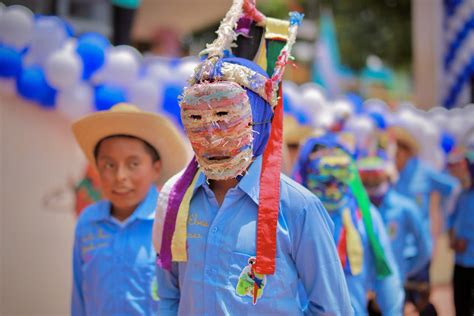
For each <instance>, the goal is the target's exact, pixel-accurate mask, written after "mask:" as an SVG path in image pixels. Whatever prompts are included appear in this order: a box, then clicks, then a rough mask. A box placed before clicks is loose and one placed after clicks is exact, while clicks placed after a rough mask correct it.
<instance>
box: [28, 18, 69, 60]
mask: <svg viewBox="0 0 474 316" xmlns="http://www.w3.org/2000/svg"><path fill="white" fill-rule="evenodd" d="M67 37H68V35H67V33H66V28H65V26H64V23H62V21H61V19H59V18H58V17H55V16H45V17H40V18H38V19H37V20H36V23H35V29H34V31H33V38H32V40H31V46H30V49H29V53H30V54H31V56H32V58H33V60H34V62H35V63H37V64H39V65H44V64H45V63H46V60H47V59H48V57H49V56H50V55H51V54H52V53H54V52H56V51H58V50H59V49H61V48H62V46H63V45H64V44H65V43H66V40H67Z"/></svg>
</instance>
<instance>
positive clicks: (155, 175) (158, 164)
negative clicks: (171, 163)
mask: <svg viewBox="0 0 474 316" xmlns="http://www.w3.org/2000/svg"><path fill="white" fill-rule="evenodd" d="M152 168H153V181H155V182H156V181H158V178H159V177H160V173H161V160H157V161H155V162H153V166H152Z"/></svg>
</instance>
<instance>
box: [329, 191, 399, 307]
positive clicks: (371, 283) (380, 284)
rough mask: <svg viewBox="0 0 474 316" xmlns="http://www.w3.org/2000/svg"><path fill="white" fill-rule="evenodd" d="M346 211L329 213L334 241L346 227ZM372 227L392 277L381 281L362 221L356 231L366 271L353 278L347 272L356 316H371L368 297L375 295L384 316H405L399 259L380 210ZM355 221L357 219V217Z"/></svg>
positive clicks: (363, 266) (373, 215) (357, 224)
mask: <svg viewBox="0 0 474 316" xmlns="http://www.w3.org/2000/svg"><path fill="white" fill-rule="evenodd" d="M354 205H355V204H354V201H353V200H352V201H351V202H350V206H349V207H350V208H351V209H352V211H354ZM342 212H343V208H341V209H339V210H336V211H331V212H329V215H330V216H331V219H332V220H333V222H334V225H335V227H334V239H335V240H338V238H339V235H340V232H341V229H342V227H343V223H342ZM370 212H371V216H372V223H373V227H374V232H375V234H376V236H377V238H378V239H379V241H380V244H381V246H382V248H383V251H384V253H385V256H386V258H387V261H388V264H389V266H390V269H391V271H392V274H391V275H389V276H386V277H384V278H378V277H377V273H376V270H375V258H374V255H373V252H372V248H371V246H370V244H369V238H368V236H367V233H366V230H365V226H364V223H363V221H362V219H360V220H358V221H357V222H356V223H355V227H356V229H357V231H358V232H359V235H360V237H361V241H362V247H363V249H364V257H363V261H362V270H361V272H360V273H359V274H358V275H352V274H351V273H350V272H349V271H346V272H345V273H346V275H345V276H346V281H347V285H348V287H349V293H350V296H351V301H352V306H353V307H354V311H355V315H358V316H362V315H368V313H367V303H368V302H367V294H368V292H369V291H373V292H375V294H376V301H377V303H378V305H379V306H380V310H381V311H382V314H383V315H393V316H395V315H398V316H400V315H402V312H403V303H404V298H405V295H404V291H403V287H402V284H401V282H400V278H399V276H398V269H397V267H396V263H395V259H394V256H393V253H392V249H391V246H390V241H389V239H388V236H387V233H386V231H385V226H384V224H383V222H382V218H381V217H380V214H379V212H378V210H377V209H376V208H375V207H374V206H372V207H371V210H370ZM353 218H354V216H353Z"/></svg>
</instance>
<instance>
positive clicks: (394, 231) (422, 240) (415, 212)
mask: <svg viewBox="0 0 474 316" xmlns="http://www.w3.org/2000/svg"><path fill="white" fill-rule="evenodd" d="M378 209H379V211H380V214H381V215H382V219H383V221H384V223H385V226H386V228H387V233H388V237H389V238H390V243H391V245H392V250H393V254H394V256H395V260H396V263H397V267H398V272H399V276H400V280H401V281H402V284H403V283H404V282H405V280H406V278H407V276H411V275H414V274H416V273H417V272H419V271H420V270H421V269H422V268H423V267H424V266H426V264H427V263H428V261H429V260H430V252H429V241H428V236H426V234H425V233H424V231H423V226H422V220H421V214H420V210H419V209H418V207H417V206H416V204H414V203H413V202H412V201H411V200H409V199H408V198H406V197H405V196H403V195H401V194H399V193H397V192H395V191H394V190H393V189H390V190H389V191H388V192H387V193H386V194H385V196H384V199H383V201H382V204H380V206H379V208H378ZM408 234H412V235H413V236H414V240H415V246H416V249H417V255H416V256H414V257H413V258H411V259H407V258H406V257H405V256H404V253H405V248H406V247H407V246H408V245H407V240H406V236H407V235H408Z"/></svg>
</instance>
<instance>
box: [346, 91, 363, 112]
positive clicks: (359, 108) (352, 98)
mask: <svg viewBox="0 0 474 316" xmlns="http://www.w3.org/2000/svg"><path fill="white" fill-rule="evenodd" d="M346 99H347V100H348V101H349V102H350V103H351V104H352V106H353V108H354V112H355V113H362V112H363V111H364V99H362V97H361V96H360V95H358V94H357V93H355V92H349V93H347V94H346Z"/></svg>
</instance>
